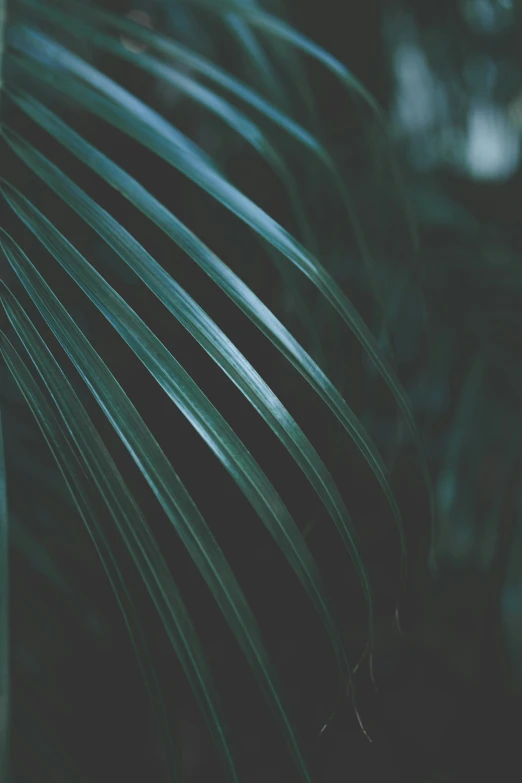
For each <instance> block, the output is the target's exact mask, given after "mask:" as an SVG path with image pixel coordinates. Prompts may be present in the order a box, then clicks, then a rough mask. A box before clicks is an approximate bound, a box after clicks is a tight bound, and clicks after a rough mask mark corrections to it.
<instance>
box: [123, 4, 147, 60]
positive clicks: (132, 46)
mask: <svg viewBox="0 0 522 783" xmlns="http://www.w3.org/2000/svg"><path fill="white" fill-rule="evenodd" d="M126 17H127V19H131V21H133V22H136V23H137V24H141V25H143V27H148V29H149V30H152V29H153V24H152V19H151V17H150V14H148V13H147V12H146V11H140V10H139V9H137V8H135V9H133V10H132V11H129V13H128V14H126ZM121 42H122V44H123V45H124V47H125V48H126V49H128V50H129V51H130V52H134V53H135V54H139V53H140V52H144V51H146V50H147V49H148V46H147V45H146V44H144V43H140V42H139V41H135V40H134V39H132V38H128V37H127V36H126V35H122V36H121Z"/></svg>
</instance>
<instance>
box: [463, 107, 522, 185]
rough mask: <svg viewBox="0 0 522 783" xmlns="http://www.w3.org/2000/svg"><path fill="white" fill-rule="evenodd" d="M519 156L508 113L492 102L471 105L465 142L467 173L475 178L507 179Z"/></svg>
mask: <svg viewBox="0 0 522 783" xmlns="http://www.w3.org/2000/svg"><path fill="white" fill-rule="evenodd" d="M519 160H520V139H519V133H518V131H517V128H516V127H515V126H514V124H513V123H512V122H510V121H509V117H508V115H507V114H506V113H505V112H503V111H501V110H500V109H498V108H497V107H496V106H494V105H493V104H476V105H475V106H472V107H471V108H470V111H469V114H468V125H467V134H466V143H465V163H466V168H467V170H468V173H469V174H470V175H471V176H472V177H474V178H475V179H484V180H501V179H507V178H508V177H509V176H511V175H512V174H513V173H514V172H515V171H516V168H517V166H518V163H519Z"/></svg>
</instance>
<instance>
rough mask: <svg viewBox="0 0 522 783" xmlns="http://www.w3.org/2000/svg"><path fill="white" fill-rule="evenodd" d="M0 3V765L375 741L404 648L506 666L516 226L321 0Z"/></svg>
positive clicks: (131, 769)
mask: <svg viewBox="0 0 522 783" xmlns="http://www.w3.org/2000/svg"><path fill="white" fill-rule="evenodd" d="M327 5H328V4H327ZM124 6H125V7H124ZM1 8H2V3H1V2H0V9H1ZM374 8H375V6H374V5H373V4H371V3H370V4H369V6H368V9H366V11H367V13H368V19H369V17H370V15H371V13H370V12H371V11H372V9H374ZM7 10H8V13H7V21H6V23H5V25H4V38H5V46H4V52H3V57H2V74H3V85H2V96H1V97H2V105H1V113H2V138H1V145H2V161H3V168H2V174H1V181H0V191H1V200H0V203H1V210H2V222H1V227H2V231H1V233H0V244H1V247H2V264H3V265H2V281H1V289H0V299H1V303H2V312H3V322H2V332H1V344H0V348H1V353H2V357H3V366H2V371H1V372H2V375H1V376H0V377H1V384H0V394H1V397H0V403H1V407H2V419H1V421H2V431H1V436H2V437H1V439H0V440H1V444H0V445H1V448H0V490H1V495H0V591H1V592H0V773H2V772H3V778H2V781H3V780H4V779H5V780H6V781H9V777H11V780H12V781H13V783H14V781H18V780H20V781H22V780H36V779H38V780H41V781H59V780H64V781H65V780H68V781H70V780H74V781H76V780H78V781H91V780H92V781H94V780H97V781H105V780H107V781H108V780H115V779H116V780H120V779H121V780H124V779H134V778H135V779H143V780H150V781H153V782H154V783H156V781H157V782H158V783H162V782H163V781H167V780H169V781H174V780H179V781H189V780H194V781H195V780H209V779H211V780H213V781H214V780H215V781H220V780H236V781H241V783H243V781H244V782H245V783H249V781H255V780H273V781H277V780H284V781H285V782H286V781H292V780H296V781H297V780H299V781H301V780H303V781H310V782H311V781H325V783H329V781H330V780H335V779H337V778H336V777H335V776H336V775H338V774H339V770H341V772H340V774H341V776H342V779H344V778H345V777H347V776H348V775H350V774H353V775H354V776H355V777H354V779H355V780H366V779H368V780H371V779H375V778H376V776H377V775H378V776H379V777H380V776H381V775H384V774H386V771H387V765H389V764H390V763H391V762H390V759H393V758H394V753H396V754H397V757H399V756H400V750H398V748H400V747H401V742H402V743H403V744H404V747H405V749H406V754H407V746H408V740H407V739H404V737H402V738H401V737H399V735H398V734H397V733H395V734H394V731H395V730H396V729H395V728H394V729H393V730H390V731H389V732H387V730H386V728H383V726H384V727H385V726H386V725H387V724H386V718H385V717H384V718H383V720H379V715H381V716H383V715H384V713H385V710H386V705H387V704H388V703H389V701H386V698H385V697H384V700H383V701H381V703H380V706H379V701H378V697H376V694H375V687H376V688H377V689H380V688H381V687H382V684H384V688H385V691H386V688H388V691H389V690H390V688H389V682H390V678H392V679H393V677H394V676H397V677H399V678H400V677H403V674H401V672H403V670H404V667H405V668H406V670H407V669H408V666H409V663H408V661H411V660H413V661H415V660H417V661H419V660H422V661H428V663H426V666H427V667H429V666H433V667H434V668H435V669H437V672H439V674H438V675H437V676H440V677H441V678H442V679H443V680H444V683H445V685H444V687H445V688H447V689H451V688H452V687H453V686H452V683H458V685H457V686H455V687H460V684H461V683H462V682H465V686H463V687H465V688H468V689H469V692H470V693H474V690H473V689H474V688H476V684H477V682H479V681H480V680H481V678H484V676H485V673H486V672H487V673H488V677H489V678H490V686H489V689H488V694H489V696H491V703H492V704H493V703H494V701H495V699H497V702H498V699H500V698H501V696H499V694H507V693H509V694H512V693H513V692H514V689H513V682H514V679H515V673H516V667H513V668H512V670H509V671H510V674H508V675H507V676H506V677H504V678H502V677H500V676H498V677H497V675H496V672H500V671H501V670H502V668H503V667H504V668H505V659H506V658H505V654H504V650H503V646H502V639H503V638H505V636H504V634H503V625H502V623H503V616H502V604H501V601H502V596H503V595H504V594H505V588H506V584H507V581H506V580H507V579H508V577H509V580H510V582H511V583H513V584H515V583H517V577H516V574H517V573H518V562H517V554H516V553H517V547H518V538H517V520H518V508H519V497H518V493H519V480H518V477H519V464H520V459H519V457H520V452H519V446H518V432H519V430H518V406H517V403H518V397H519V390H520V385H519V380H518V372H517V369H516V365H517V360H518V355H519V351H518V338H517V336H516V335H517V329H516V327H517V326H518V316H517V310H518V290H519V289H518V282H519V281H518V277H519V272H518V258H517V251H518V247H517V246H516V242H511V241H510V239H509V237H501V236H500V235H499V233H498V231H497V230H496V228H495V227H494V226H492V227H487V228H485V227H484V226H482V225H481V222H480V220H477V219H476V217H474V216H473V214H471V213H470V212H469V211H467V210H466V209H465V208H464V207H462V206H461V205H459V204H458V203H454V202H452V201H451V200H450V199H449V197H448V195H447V190H446V189H445V188H444V187H443V186H441V185H440V183H439V182H437V181H436V178H435V177H422V176H419V175H415V174H413V173H412V172H411V171H409V170H408V167H407V165H406V163H405V162H404V161H403V160H401V157H400V155H399V153H398V151H397V148H396V146H395V144H394V141H393V140H392V138H391V135H390V131H389V124H388V118H387V115H386V113H385V111H384V109H383V108H381V98H383V96H382V95H381V94H380V91H381V88H382V87H383V85H382V84H379V79H377V81H376V83H375V84H371V85H370V86H369V88H368V87H367V86H365V84H363V82H362V81H361V80H360V75H361V73H362V74H363V76H364V75H365V68H364V57H365V56H368V57H369V56H370V50H368V52H367V53H366V55H364V53H363V52H362V49H361V50H360V49H357V51H355V50H354V57H353V63H352V59H351V57H350V51H349V50H347V51H346V52H344V53H342V54H341V56H339V57H337V56H334V55H333V54H330V52H329V49H328V47H327V46H326V47H324V46H323V45H320V44H319V43H315V42H314V41H313V40H312V37H313V38H317V40H318V41H321V44H322V43H323V40H324V38H326V40H330V43H331V44H332V48H333V49H334V50H335V49H336V46H337V47H338V46H339V39H338V34H335V33H334V32H332V31H333V28H335V27H336V25H337V24H338V20H337V21H336V19H337V15H338V14H341V13H342V12H341V11H339V10H338V9H337V10H335V9H333V8H332V9H327V8H326V7H325V9H323V10H321V9H319V8H318V7H317V6H314V4H311V3H305V4H304V5H303V7H302V19H300V13H299V9H297V11H296V9H295V8H294V4H292V3H290V2H289V3H285V4H283V3H279V2H273V3H269V2H266V3H264V4H262V5H261V3H258V2H256V0H176V2H172V3H164V2H159V0H158V3H157V4H153V3H143V4H142V8H141V10H142V12H143V11H146V13H147V14H148V16H147V15H146V16H145V17H144V16H143V14H142V16H141V17H136V18H139V19H140V20H141V22H142V24H138V23H137V22H136V21H135V20H133V19H132V18H130V17H129V16H128V15H126V14H127V12H128V11H129V10H130V9H129V8H128V7H127V6H126V4H124V3H116V2H113V3H110V4H108V5H104V6H103V7H102V6H101V4H100V5H98V4H96V3H91V2H86V1H85V2H84V1H83V0H56V1H55V2H44V1H43V0H13V1H12V2H11V3H10V5H9V7H8V9H7ZM292 15H293V20H294V22H295V24H293V23H290V21H286V20H287V19H288V20H290V19H292ZM364 18H365V19H366V17H364ZM147 20H148V21H147ZM314 20H317V36H312V37H308V36H307V35H305V33H304V32H299V30H300V29H302V30H303V31H304V30H305V29H306V27H307V25H310V24H311V23H313V21H314ZM145 21H147V24H145V23H144V22H145ZM300 22H302V24H301V23H300ZM354 23H355V20H354ZM364 24H365V25H367V24H369V22H368V20H366V21H365V22H364ZM329 31H330V32H329ZM361 34H362V33H361ZM337 54H338V52H337V51H336V55H337ZM344 62H346V65H345V64H343V63H344ZM352 64H353V66H354V67H356V71H354V72H353V73H352V71H351V70H350V69H349V67H348V66H350V67H352ZM355 74H356V75H355ZM375 94H377V96H378V98H379V100H378V99H377V98H376V97H375ZM382 102H383V103H385V101H382ZM459 542H460V543H459ZM462 542H463V543H462ZM466 542H468V543H466ZM459 545H460V547H461V550H466V553H465V554H463V553H462V551H461V552H460V553H459ZM8 552H9V556H8ZM452 553H453V559H454V560H456V561H458V562H459V563H460V565H461V566H462V565H464V567H465V568H467V569H468V570H469V572H470V573H471V574H472V578H471V580H470V581H468V580H467V578H466V573H467V572H466V570H464V571H462V570H461V571H456V574H457V575H456V576H455V577H452V576H447V575H446V574H447V569H448V567H449V566H448V563H450V565H451V564H452V561H451V557H452ZM459 558H460V559H459ZM428 561H429V563H430V565H431V571H430V570H429V569H428V566H427V563H428ZM511 574H515V576H513V577H511ZM470 584H471V585H472V587H470ZM471 593H472V594H473V597H471ZM452 606H453V607H454V608H455V615H456V614H457V607H461V608H462V612H463V613H464V614H466V613H467V615H466V617H468V615H471V616H472V617H471V620H469V617H468V620H469V623H470V629H469V631H466V632H465V633H464V635H463V636H462V635H461V636H460V637H459V633H458V631H459V628H458V626H459V625H460V624H461V621H460V620H459V619H458V618H457V619H456V620H455V619H454V618H453V619H452V617H451V613H452V610H451V607H452ZM448 610H449V612H448ZM423 618H427V619H423ZM465 622H467V620H466V621H464V620H462V625H463V626H464V625H465ZM423 665H424V664H423ZM412 667H413V668H414V664H412ZM412 667H410V668H412ZM440 672H443V674H442V675H441V674H440ZM492 672H493V673H492ZM434 679H436V677H435V678H434ZM388 691H386V692H388ZM489 696H488V698H489ZM509 698H511V695H510V697H509ZM471 701H472V699H471V700H470V703H471ZM505 703H506V704H507V703H508V701H507V697H506V702H505ZM383 704H384V707H383V706H382V705H383ZM406 711H407V707H406ZM427 711H428V710H427ZM396 714H397V716H398V723H400V716H402V715H403V714H404V708H403V706H399V707H397V713H396ZM337 732H340V734H339V736H340V737H341V738H342V739H341V744H342V745H343V747H344V746H345V747H346V749H347V752H346V758H345V756H344V755H343V757H342V759H341V760H340V761H339V762H332V760H331V759H332V758H335V754H336V752H337V751H336V749H335V744H336V739H335V738H336V736H337ZM341 732H342V733H341ZM406 735H407V732H406ZM371 740H373V744H372V743H371ZM395 745H396V746H397V750H396V749H395ZM401 758H402V757H401ZM412 758H413V757H412ZM379 759H384V761H382V765H383V766H382V769H381V768H380V767H379V764H380V763H381V761H380V760H379ZM386 759H388V761H387V760H386ZM444 763H445V762H444ZM336 764H338V767H339V770H336V769H335V765H336ZM415 765H417V766H415ZM443 767H444V764H443V763H442V762H441V765H440V769H438V768H436V767H435V765H434V767H433V768H431V767H430V763H429V762H426V759H421V760H420V761H419V762H418V763H417V762H414V761H413V760H412V766H411V769H410V768H408V765H407V763H406V762H402V761H401V762H400V763H399V762H397V764H396V769H397V774H400V775H401V776H402V779H410V778H411V779H412V780H414V779H415V780H420V779H425V780H426V781H428V780H443V779H452V780H453V779H454V778H453V777H448V778H445V777H444V775H445V774H446V771H447V770H446V769H445V767H444V768H443ZM456 768H457V767H455V769H456ZM420 769H422V773H421V772H419V770H420ZM459 774H460V773H459ZM421 775H424V777H423V778H421ZM460 779H465V776H464V777H463V776H462V774H460Z"/></svg>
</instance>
